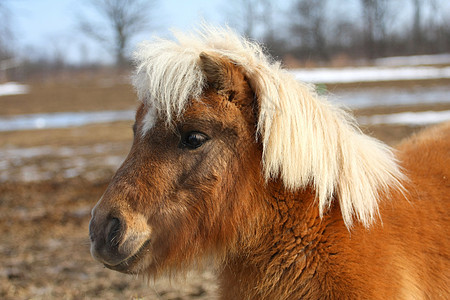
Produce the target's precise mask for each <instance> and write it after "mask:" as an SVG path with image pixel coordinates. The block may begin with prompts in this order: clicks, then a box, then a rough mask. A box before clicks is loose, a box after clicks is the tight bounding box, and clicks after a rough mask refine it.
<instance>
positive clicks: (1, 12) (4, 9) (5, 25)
mask: <svg viewBox="0 0 450 300" xmlns="http://www.w3.org/2000/svg"><path fill="white" fill-rule="evenodd" d="M6 2H7V1H5V0H0V20H1V21H0V60H2V59H8V58H10V56H11V49H10V45H11V44H12V36H13V34H12V31H11V27H10V25H11V20H10V16H11V12H10V10H9V8H8V6H7V3H6Z"/></svg>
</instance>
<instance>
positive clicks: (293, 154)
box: [133, 26, 404, 227]
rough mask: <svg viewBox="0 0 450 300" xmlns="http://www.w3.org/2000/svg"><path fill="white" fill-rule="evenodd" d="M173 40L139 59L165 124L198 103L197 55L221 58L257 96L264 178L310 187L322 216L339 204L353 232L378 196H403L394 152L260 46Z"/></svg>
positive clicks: (236, 39)
mask: <svg viewBox="0 0 450 300" xmlns="http://www.w3.org/2000/svg"><path fill="white" fill-rule="evenodd" d="M174 35H175V38H176V39H175V41H171V40H165V39H159V38H157V39H155V40H154V41H152V42H146V43H142V44H141V45H140V46H139V47H138V49H137V51H136V52H135V54H134V60H135V62H136V72H135V75H134V77H133V84H134V86H135V89H136V91H137V94H138V97H139V99H140V100H141V101H142V102H144V103H145V104H146V105H148V106H151V107H153V109H154V110H156V111H157V113H158V115H163V116H165V118H166V120H167V122H170V120H171V119H172V118H173V116H174V115H181V114H182V113H183V111H184V109H185V108H186V106H187V104H188V103H189V101H190V100H191V99H198V98H201V95H202V93H203V90H204V88H205V86H206V82H205V81H206V78H205V75H204V74H203V72H202V70H201V68H200V62H199V56H200V53H202V52H206V53H208V54H212V55H218V56H221V57H225V58H227V59H229V60H230V61H232V62H233V63H234V64H236V65H239V66H240V67H241V69H242V70H243V71H244V72H245V75H246V77H247V78H248V80H249V82H250V85H251V87H252V88H253V90H254V93H255V95H256V98H257V101H258V105H259V116H258V127H257V131H258V135H257V136H258V137H259V138H260V139H261V142H262V144H263V157H262V167H263V172H264V176H265V178H266V179H270V178H276V177H278V176H280V178H281V179H282V180H283V182H284V185H285V187H286V188H287V189H290V190H296V189H298V188H302V187H305V186H307V185H312V186H313V187H314V189H315V191H316V196H317V200H318V205H319V208H320V214H321V215H322V214H323V213H325V212H326V211H327V209H328V208H329V207H330V206H331V203H332V201H333V199H337V200H338V201H339V204H340V208H341V211H342V216H343V219H344V222H345V224H346V225H347V226H348V227H350V226H351V225H352V222H353V219H354V218H356V219H358V220H359V221H361V222H362V223H363V224H364V225H365V226H369V225H370V224H371V223H372V221H373V220H374V218H375V217H376V216H377V213H378V198H379V194H380V193H381V192H385V191H388V190H390V189H391V188H398V189H402V185H401V181H402V180H403V178H404V176H403V175H402V173H401V172H400V170H399V167H398V165H397V162H396V160H395V157H394V155H393V153H392V150H391V149H390V148H389V147H388V146H386V145H384V144H382V143H381V142H378V141H377V140H375V139H373V138H371V137H369V136H366V135H364V134H362V133H361V132H360V130H359V129H358V128H357V126H356V125H355V122H354V120H353V118H352V117H351V116H350V115H349V114H347V113H346V112H345V111H344V110H342V109H340V108H338V107H336V106H333V105H331V104H330V103H328V102H327V101H326V99H324V98H322V97H320V96H319V95H318V94H317V93H316V92H315V90H314V87H313V86H311V85H308V84H305V83H300V82H297V81H296V80H295V79H294V77H293V76H292V75H291V74H289V73H288V72H287V71H286V70H284V69H282V68H281V66H280V64H279V63H278V62H274V61H272V60H271V59H270V58H269V57H268V56H267V55H265V53H264V51H263V48H262V47H261V46H260V45H258V44H257V43H254V42H251V41H248V40H246V39H244V38H242V37H240V36H239V35H238V34H236V33H235V32H233V31H232V30H231V29H229V28H217V27H211V26H204V27H203V28H202V29H201V30H199V31H197V32H195V33H194V34H183V33H179V32H176V33H174ZM150 127H151V126H147V127H145V128H147V130H148V129H149V128H150Z"/></svg>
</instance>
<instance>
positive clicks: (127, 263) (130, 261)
mask: <svg viewBox="0 0 450 300" xmlns="http://www.w3.org/2000/svg"><path fill="white" fill-rule="evenodd" d="M149 245H150V240H147V241H146V242H145V243H144V244H142V246H141V247H140V248H139V249H138V250H137V251H136V252H135V253H134V254H133V255H131V256H130V257H128V258H126V259H125V260H123V261H121V262H120V263H118V264H116V265H108V264H106V263H104V264H103V265H104V266H105V267H106V268H108V269H111V270H114V271H118V272H121V273H127V274H138V273H139V270H134V269H135V266H136V264H137V263H138V262H139V261H141V260H142V259H143V258H144V257H146V255H145V254H146V253H148V252H149V251H150V250H149Z"/></svg>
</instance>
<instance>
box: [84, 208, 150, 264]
mask: <svg viewBox="0 0 450 300" xmlns="http://www.w3.org/2000/svg"><path fill="white" fill-rule="evenodd" d="M150 232H151V230H150V227H149V226H148V225H147V222H146V221H145V220H144V219H143V218H139V217H136V215H135V216H133V219H132V220H127V218H125V217H124V216H112V215H109V214H103V213H101V212H99V211H98V208H97V207H96V209H94V210H93V213H92V218H91V221H90V223H89V237H90V241H91V255H92V257H93V258H94V259H96V260H97V261H99V262H101V263H103V264H104V265H105V266H106V267H108V268H111V269H115V270H118V271H122V272H129V271H130V269H131V268H132V267H133V266H134V265H135V264H136V263H137V262H138V261H139V260H140V259H141V258H142V257H143V254H144V253H145V254H147V253H148V252H149V246H150V244H151V243H150Z"/></svg>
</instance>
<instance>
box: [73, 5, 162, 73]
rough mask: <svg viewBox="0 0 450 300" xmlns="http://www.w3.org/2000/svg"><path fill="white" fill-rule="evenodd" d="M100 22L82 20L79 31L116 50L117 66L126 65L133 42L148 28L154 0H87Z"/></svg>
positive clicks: (81, 18) (82, 18)
mask: <svg viewBox="0 0 450 300" xmlns="http://www.w3.org/2000/svg"><path fill="white" fill-rule="evenodd" d="M87 4H88V5H89V6H90V8H92V9H94V10H95V11H96V12H97V13H98V14H99V16H100V18H101V20H92V19H87V18H86V17H80V22H79V25H80V29H81V30H82V32H84V33H85V34H86V35H87V36H89V37H91V38H93V39H95V40H96V41H98V42H100V43H101V44H102V45H103V46H104V47H106V48H108V49H110V50H112V51H114V53H115V58H116V64H117V66H119V67H123V66H125V65H126V51H127V50H128V47H129V44H130V41H131V39H132V38H133V37H134V36H136V35H137V34H139V33H141V32H143V31H145V30H147V29H148V27H149V25H150V23H151V16H150V13H151V11H152V8H154V5H155V1H153V0H87Z"/></svg>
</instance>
